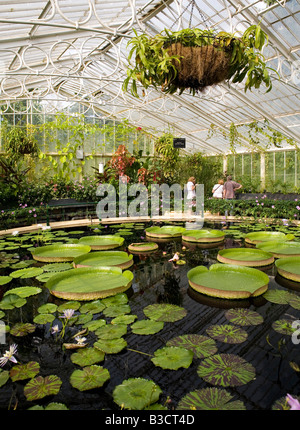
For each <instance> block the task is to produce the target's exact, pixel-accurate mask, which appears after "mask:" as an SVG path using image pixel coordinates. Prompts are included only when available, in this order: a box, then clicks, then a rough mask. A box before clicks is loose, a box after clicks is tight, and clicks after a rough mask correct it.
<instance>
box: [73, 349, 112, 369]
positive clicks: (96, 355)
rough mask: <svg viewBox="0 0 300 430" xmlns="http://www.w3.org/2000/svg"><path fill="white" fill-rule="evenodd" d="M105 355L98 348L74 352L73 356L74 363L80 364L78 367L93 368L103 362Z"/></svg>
mask: <svg viewBox="0 0 300 430" xmlns="http://www.w3.org/2000/svg"><path fill="white" fill-rule="evenodd" d="M104 357H105V354H104V352H103V351H100V350H99V349H96V348H83V349H80V350H79V351H78V352H74V353H73V354H72V355H71V357H70V358H71V361H72V363H75V364H78V366H81V367H84V366H91V365H92V364H97V363H99V362H100V361H103V360H104Z"/></svg>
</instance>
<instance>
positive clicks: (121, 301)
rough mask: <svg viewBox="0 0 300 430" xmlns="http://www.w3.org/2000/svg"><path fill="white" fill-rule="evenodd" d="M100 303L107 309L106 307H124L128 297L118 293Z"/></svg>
mask: <svg viewBox="0 0 300 430" xmlns="http://www.w3.org/2000/svg"><path fill="white" fill-rule="evenodd" d="M102 303H103V304H104V305H105V306H106V307H108V306H115V305H125V304H126V303H128V297H127V294H125V293H118V294H116V295H115V296H113V297H106V298H104V299H102Z"/></svg>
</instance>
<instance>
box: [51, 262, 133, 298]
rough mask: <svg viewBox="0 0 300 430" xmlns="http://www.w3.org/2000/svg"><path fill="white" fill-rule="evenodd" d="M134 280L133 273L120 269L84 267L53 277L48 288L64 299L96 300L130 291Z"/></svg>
mask: <svg viewBox="0 0 300 430" xmlns="http://www.w3.org/2000/svg"><path fill="white" fill-rule="evenodd" d="M132 280H133V274H132V272H130V271H129V270H126V271H124V272H122V269H120V268H119V267H97V268H91V267H82V268H79V269H71V270H67V271H65V272H61V273H58V274H56V275H55V276H52V277H51V278H50V279H49V280H48V281H47V282H46V287H47V288H48V289H49V290H50V292H51V294H53V295H54V296H56V297H59V298H62V299H67V300H95V299H99V298H102V297H107V296H112V295H114V294H117V293H120V292H124V291H126V290H128V289H129V288H130V286H131V283H132Z"/></svg>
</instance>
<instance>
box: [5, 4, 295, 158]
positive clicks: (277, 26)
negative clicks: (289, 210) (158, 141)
mask: <svg viewBox="0 0 300 430" xmlns="http://www.w3.org/2000/svg"><path fill="white" fill-rule="evenodd" d="M299 2H300V0H275V1H274V3H272V4H271V5H267V3H265V2H264V1H258V0H241V1H239V0H210V1H209V0H195V1H191V0H114V1H112V2H110V3H108V2H106V1H104V0H72V1H71V0H48V1H47V0H31V1H25V0H11V1H10V2H9V3H8V2H4V1H0V102H1V109H2V111H3V112H5V111H6V110H7V109H8V108H12V106H13V103H14V102H15V101H16V100H20V99H21V100H24V99H26V100H30V101H32V102H34V101H36V100H39V101H41V100H44V99H46V100H47V99H49V100H55V99H56V100H63V101H68V102H75V101H76V102H80V103H82V104H83V105H84V106H86V107H87V109H88V108H92V109H93V111H94V112H95V114H96V115H99V116H106V117H109V118H116V119H119V120H122V119H128V120H129V121H130V122H131V123H133V124H134V125H139V126H142V127H143V128H145V129H149V130H151V132H154V133H158V134H159V133H161V132H162V131H164V130H165V129H166V128H167V127H171V128H172V129H173V130H174V132H175V133H176V134H178V136H182V137H186V140H187V145H188V147H187V150H188V151H191V152H196V151H201V152H203V153H207V154H222V153H224V154H225V153H227V152H228V151H229V144H228V142H227V141H226V140H225V139H224V138H223V137H222V135H221V134H220V136H215V137H213V138H211V139H208V137H207V136H208V130H209V129H210V125H211V124H214V125H216V126H217V127H218V128H219V129H220V130H228V127H229V126H230V124H231V122H234V123H235V124H239V125H240V124H247V123H249V122H252V121H254V120H257V121H263V120H264V119H265V118H266V119H268V121H269V123H270V125H271V126H272V127H274V128H275V129H277V130H278V131H280V132H281V133H283V134H284V135H286V136H287V137H289V138H292V139H294V140H295V141H296V142H297V143H298V144H299V145H300V92H299V85H300V30H299V29H300V25H299V24H300V3H299ZM259 21H261V26H262V28H263V30H264V31H265V32H266V33H267V34H268V36H269V45H268V47H267V48H266V49H265V52H264V55H265V57H266V59H267V60H268V65H270V66H271V67H273V68H274V69H275V70H276V71H277V72H278V73H279V75H280V79H278V77H277V75H276V74H275V73H274V74H273V79H272V81H273V89H272V91H271V92H270V93H268V94H266V93H265V92H264V90H261V89H259V90H253V91H252V92H247V93H246V94H245V93H244V91H243V88H242V85H233V84H230V85H229V84H228V83H226V84H222V85H218V86H215V87H210V88H209V89H207V90H206V91H205V92H204V93H201V94H197V95H195V96H191V95H190V94H188V93H183V94H181V95H176V94H174V95H172V96H166V95H164V94H162V93H160V92H159V91H156V90H154V89H149V90H148V91H142V89H141V90H140V94H141V97H140V98H139V99H136V98H134V97H132V96H131V95H130V94H128V93H126V94H125V93H123V91H122V83H123V81H124V79H125V76H126V69H127V65H128V64H127V59H126V53H127V42H128V41H129V40H130V38H131V37H132V36H133V29H135V30H136V31H137V32H138V33H139V32H147V33H149V34H153V35H154V34H156V33H159V32H161V31H162V30H163V29H164V28H170V29H172V30H178V29H182V28H187V27H189V26H192V27H200V28H201V27H203V26H205V27H208V28H216V29H218V30H224V31H232V32H234V31H235V32H237V33H242V32H243V31H244V30H245V28H246V27H247V26H248V25H251V24H254V23H258V22H259ZM261 138H262V145H263V144H264V137H263V136H261ZM244 144H245V145H244V146H243V147H241V148H240V150H241V151H247V150H248V149H249V148H248V144H247V140H246V138H245V140H244Z"/></svg>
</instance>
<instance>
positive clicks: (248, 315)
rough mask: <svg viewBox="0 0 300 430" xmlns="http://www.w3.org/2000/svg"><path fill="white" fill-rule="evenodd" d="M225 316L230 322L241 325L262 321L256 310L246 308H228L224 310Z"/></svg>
mask: <svg viewBox="0 0 300 430" xmlns="http://www.w3.org/2000/svg"><path fill="white" fill-rule="evenodd" d="M267 293H268V291H267ZM267 293H266V294H267ZM225 318H226V319H227V320H228V321H230V322H231V323H233V324H237V325H241V326H248V325H250V326H252V325H259V324H262V323H263V321H264V319H263V317H262V316H261V315H260V314H259V313H258V312H256V311H252V310H250V309H246V308H236V309H229V310H228V311H226V312H225Z"/></svg>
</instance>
